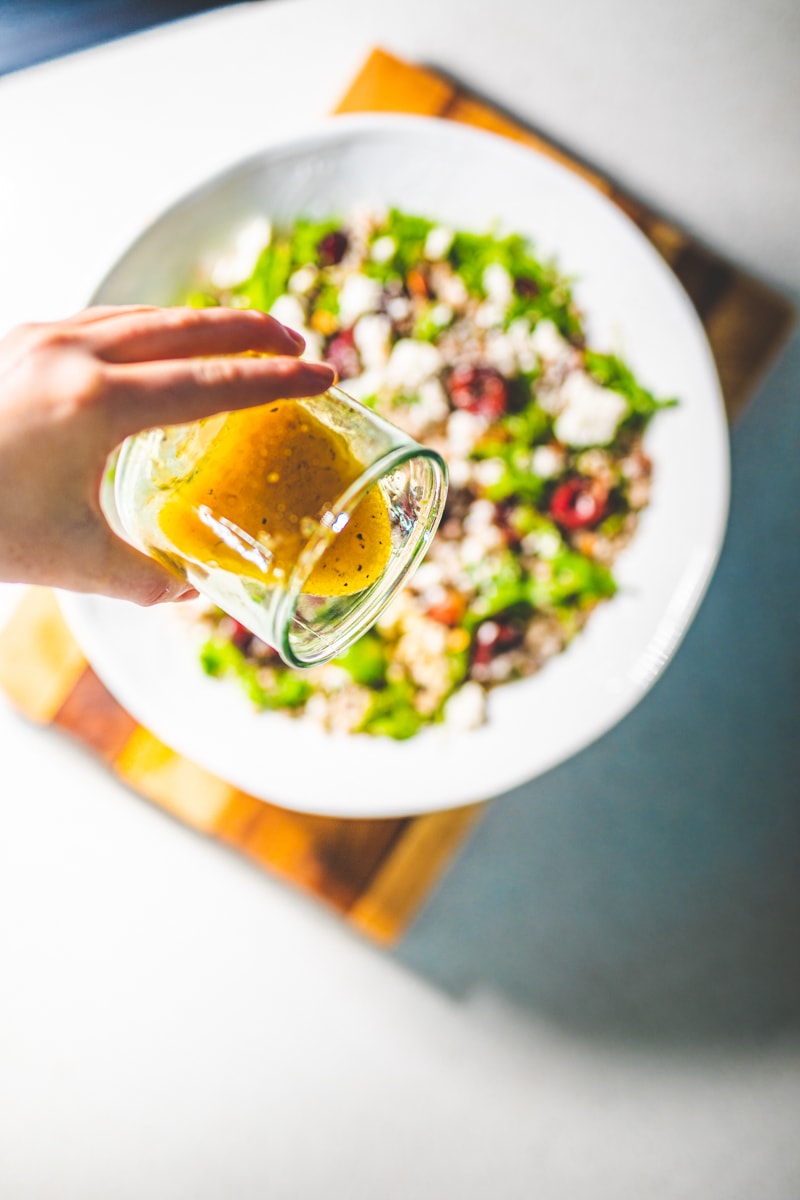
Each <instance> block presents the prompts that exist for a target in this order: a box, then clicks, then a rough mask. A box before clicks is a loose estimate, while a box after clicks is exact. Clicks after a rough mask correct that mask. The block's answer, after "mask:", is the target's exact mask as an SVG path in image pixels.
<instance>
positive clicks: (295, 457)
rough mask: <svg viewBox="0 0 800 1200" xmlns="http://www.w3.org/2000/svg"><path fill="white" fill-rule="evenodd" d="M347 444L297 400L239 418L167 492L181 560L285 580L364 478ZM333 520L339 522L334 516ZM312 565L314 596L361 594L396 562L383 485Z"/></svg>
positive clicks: (166, 529)
mask: <svg viewBox="0 0 800 1200" xmlns="http://www.w3.org/2000/svg"><path fill="white" fill-rule="evenodd" d="M363 469H364V468H363V464H362V463H360V462H358V460H357V459H356V458H355V457H354V455H353V454H352V452H351V450H350V449H349V447H348V445H347V443H346V441H345V439H344V438H343V437H341V436H340V435H339V434H337V433H335V432H334V431H333V430H331V429H329V428H328V427H327V426H326V425H323V424H322V422H321V421H319V420H317V418H316V417H314V416H313V415H312V414H311V413H309V412H308V411H307V409H305V408H303V407H302V405H301V404H299V403H298V402H297V401H295V400H281V401H278V402H277V403H272V404H270V405H267V406H264V407H262V408H249V409H244V410H242V411H240V412H235V413H230V414H229V415H228V417H227V418H226V420H225V423H224V425H223V426H222V428H221V429H220V431H219V433H218V434H217V435H216V437H215V438H214V439H213V441H212V442H211V445H210V446H209V447H208V449H207V450H206V452H205V454H204V455H203V457H202V458H201V459H200V461H199V462H198V463H197V466H196V468H195V470H194V471H193V472H192V474H191V475H189V476H188V477H187V478H186V479H184V480H181V481H179V482H178V483H177V484H176V485H175V486H174V487H173V488H172V489H171V490H170V492H169V493H168V494H167V497H166V499H165V501H164V503H163V504H162V506H161V509H160V512H159V515H158V524H159V526H160V528H161V532H162V533H163V534H164V535H165V537H166V538H167V539H168V541H169V542H170V543H171V544H172V546H173V547H174V549H175V551H177V552H178V554H181V555H184V556H185V557H186V558H187V559H190V560H193V561H195V562H198V563H200V564H204V565H210V566H216V567H218V568H220V569H222V570H225V571H231V572H233V573H234V574H237V575H244V576H247V577H250V578H254V579H258V580H259V581H262V582H266V583H269V584H281V583H286V582H287V581H288V579H289V577H290V575H291V573H292V571H293V569H294V567H295V566H296V565H297V563H298V561H299V559H300V555H301V553H302V551H303V548H304V547H305V546H306V544H307V543H308V541H309V538H310V537H311V536H312V535H313V534H314V532H315V531H316V530H317V529H318V528H319V525H320V522H321V521H323V522H324V519H325V516H326V514H328V512H329V509H330V506H331V504H332V503H333V502H334V501H335V499H336V498H337V497H339V496H341V495H342V493H343V492H344V491H345V490H346V489H347V488H348V487H349V486H350V484H352V483H353V482H354V481H355V480H356V479H357V478H358V477H359V476H360V475H361V474H362V472H363ZM327 519H328V522H330V519H331V518H330V517H328V518H327ZM332 528H333V529H334V534H335V536H334V537H333V540H332V541H331V544H330V545H329V546H327V548H326V549H325V551H324V552H323V554H322V555H321V557H320V558H319V559H318V560H317V562H316V564H315V565H314V567H313V568H312V570H311V572H310V574H309V576H308V578H307V580H306V581H305V584H304V587H303V591H304V593H305V594H308V595H314V596H321V597H332V596H347V595H351V594H353V593H355V592H358V591H361V590H363V589H364V588H366V587H369V586H370V585H371V584H373V583H375V581H376V580H377V579H378V578H379V577H380V575H381V573H382V572H383V570H384V569H385V567H386V564H387V563H388V561H389V554H390V549H391V528H390V524H389V514H388V511H387V507H386V502H385V500H384V497H383V493H382V492H381V490H380V488H379V487H378V486H377V485H375V486H373V487H372V488H370V489H369V491H368V492H367V493H366V494H365V496H364V498H363V500H361V502H360V503H359V504H358V506H357V507H356V509H355V510H354V511H353V513H352V514H351V515H350V519H349V521H347V523H346V524H343V527H342V528H338V526H337V522H336V520H334V521H333V524H332Z"/></svg>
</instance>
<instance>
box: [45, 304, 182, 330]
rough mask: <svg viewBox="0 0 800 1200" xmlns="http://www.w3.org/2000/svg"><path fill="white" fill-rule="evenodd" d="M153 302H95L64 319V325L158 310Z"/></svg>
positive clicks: (88, 323)
mask: <svg viewBox="0 0 800 1200" xmlns="http://www.w3.org/2000/svg"><path fill="white" fill-rule="evenodd" d="M160 311H161V310H160V309H158V308H156V306H155V305H154V304H95V305H94V306H93V307H92V308H84V309H81V311H80V312H77V313H75V314H74V315H73V316H71V317H67V318H66V320H65V321H64V324H65V325H95V324H97V322H98V321H108V320H109V319H110V318H112V317H116V318H119V317H130V316H132V315H133V314H134V313H143V312H160Z"/></svg>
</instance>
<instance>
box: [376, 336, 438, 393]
mask: <svg viewBox="0 0 800 1200" xmlns="http://www.w3.org/2000/svg"><path fill="white" fill-rule="evenodd" d="M443 366H444V359H443V358H442V355H441V353H440V351H439V350H438V349H437V348H436V346H433V345H432V344H431V343H430V342H415V341H414V339H413V338H401V339H400V341H399V342H395V344H394V346H393V348H392V353H391V355H390V357H389V365H388V366H387V368H386V382H387V383H388V385H389V387H395V388H398V389H399V390H401V391H404V392H406V394H408V393H409V392H415V391H416V390H417V389H418V388H419V386H420V385H421V384H423V383H424V382H425V380H426V379H430V377H431V375H435V374H436V372H437V371H440V370H441V369H442V367H443Z"/></svg>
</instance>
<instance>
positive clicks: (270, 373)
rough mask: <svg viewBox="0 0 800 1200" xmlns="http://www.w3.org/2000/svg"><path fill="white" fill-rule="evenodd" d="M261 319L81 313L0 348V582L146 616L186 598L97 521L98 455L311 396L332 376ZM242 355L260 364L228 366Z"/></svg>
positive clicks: (26, 331)
mask: <svg viewBox="0 0 800 1200" xmlns="http://www.w3.org/2000/svg"><path fill="white" fill-rule="evenodd" d="M303 345H304V343H303V339H302V338H301V337H300V336H299V335H298V334H295V333H293V332H292V331H291V330H289V329H286V328H285V327H284V326H283V325H281V324H279V323H278V322H277V321H276V320H274V319H273V318H272V317H269V316H267V315H266V314H264V313H261V312H255V311H249V310H248V311H245V310H236V309H225V308H208V309H187V308H169V309H160V308H150V307H130V308H93V309H87V310H86V311H85V312H82V313H79V314H78V315H77V316H75V317H72V318H70V319H69V320H66V321H57V322H54V323H52V324H43V325H24V326H20V327H19V328H17V329H14V330H12V332H11V333H10V334H9V335H8V336H7V337H6V338H4V339H3V340H2V341H0V580H2V581H5V582H14V583H34V584H45V585H48V586H52V587H60V588H68V589H71V590H73V591H80V592H100V593H102V594H104V595H107V596H117V597H122V598H124V599H128V600H133V601H135V602H136V603H137V604H158V603H159V602H161V601H164V600H175V599H181V598H185V597H187V596H189V595H194V594H195V593H194V590H193V589H192V588H189V587H188V585H187V584H186V581H185V580H182V579H178V578H176V577H175V576H173V575H171V574H170V573H169V572H168V571H167V570H166V569H165V568H164V567H162V566H160V565H158V564H157V563H155V562H154V561H152V560H151V559H149V558H147V557H146V556H145V555H143V554H140V553H139V552H138V551H136V550H133V549H132V548H131V547H130V546H128V545H126V544H125V543H124V542H122V541H121V540H120V539H119V538H117V537H116V536H115V535H114V534H113V533H112V532H111V530H110V529H109V527H108V525H107V523H106V520H105V518H104V516H103V514H102V511H101V509H100V502H99V493H100V481H101V479H102V475H103V469H104V466H105V463H106V460H107V458H108V455H109V454H110V453H111V451H112V450H113V449H114V448H115V446H117V445H119V443H120V442H121V441H123V440H124V439H125V438H126V437H128V435H129V434H133V433H138V432H140V431H141V430H143V429H148V428H151V427H153V426H158V425H176V424H181V423H183V422H185V421H192V420H196V419H199V418H201V417H208V416H211V415H212V414H214V413H218V412H227V411H231V410H233V409H237V408H249V407H251V406H254V405H258V404H266V403H268V402H269V401H270V400H274V399H278V398H280V397H285V398H287V397H294V396H313V395H317V394H318V393H319V392H323V391H325V389H326V388H327V387H329V386H330V385H331V384H332V383H333V382H334V378H335V374H334V371H333V369H332V368H330V367H327V366H325V365H323V364H321V363H316V364H312V363H306V362H304V361H302V360H300V359H299V358H298V355H299V354H301V353H302V350H303ZM247 350H253V351H259V352H262V353H265V354H268V355H270V356H271V357H268V358H264V357H256V356H254V357H230V356H231V355H238V354H242V353H243V352H244V351H247Z"/></svg>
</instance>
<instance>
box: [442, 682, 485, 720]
mask: <svg viewBox="0 0 800 1200" xmlns="http://www.w3.org/2000/svg"><path fill="white" fill-rule="evenodd" d="M485 719H486V693H485V692H484V690H483V688H482V687H481V685H480V684H479V683H476V682H475V680H474V679H471V680H469V682H468V683H465V684H463V685H462V686H461V687H460V688H459V689H458V691H457V692H453V694H452V696H450V697H449V699H448V700H447V702H446V704H445V706H444V720H445V724H446V725H447V726H448V727H449V728H451V729H460V730H466V729H478V728H480V726H481V725H483V723H484V721H485Z"/></svg>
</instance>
